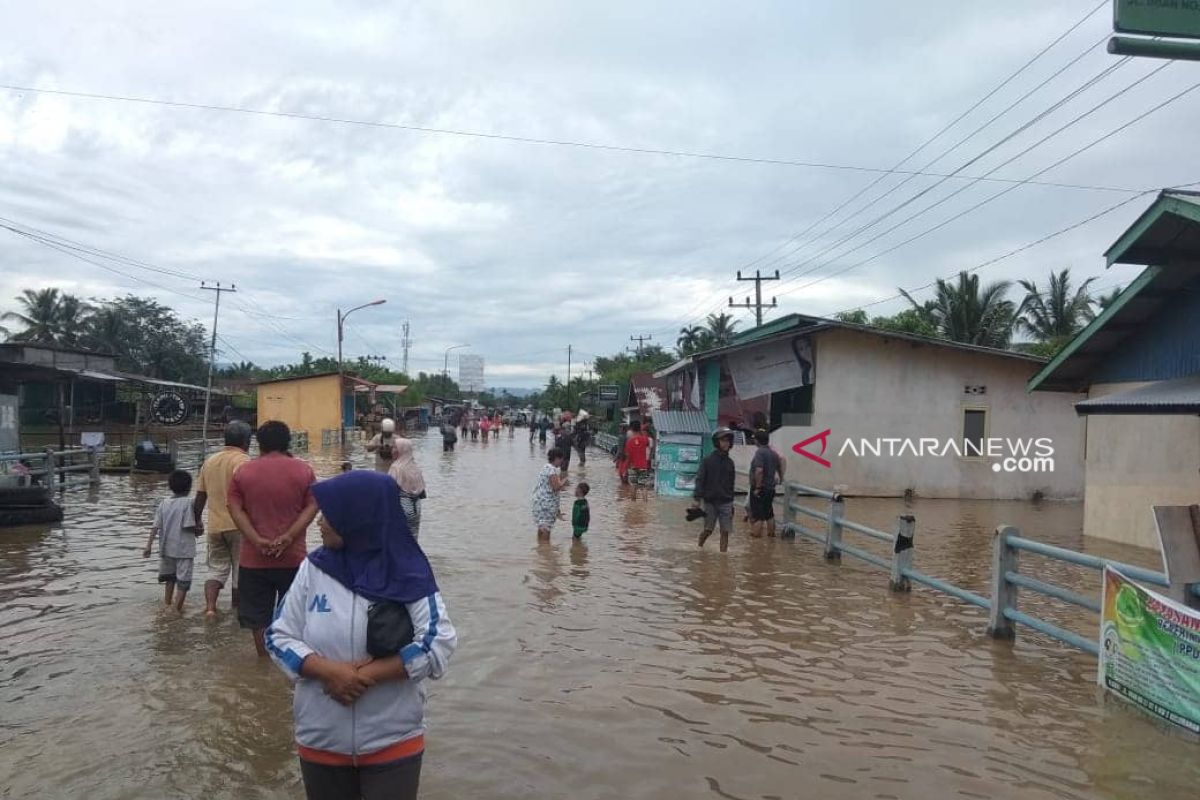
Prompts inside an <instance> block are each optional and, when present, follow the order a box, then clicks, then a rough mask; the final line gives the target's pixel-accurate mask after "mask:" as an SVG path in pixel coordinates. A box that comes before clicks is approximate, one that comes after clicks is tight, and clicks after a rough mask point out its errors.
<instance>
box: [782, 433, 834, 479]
mask: <svg viewBox="0 0 1200 800" xmlns="http://www.w3.org/2000/svg"><path fill="white" fill-rule="evenodd" d="M829 432H830V429H829V428H826V429H825V430H823V431H821V432H820V433H818V434H815V435H813V436H810V437H808V438H807V439H805V440H804V441H803V442H798V443H797V444H795V445H793V446H792V450H793V452H796V453H799V454H800V455H802V456H804V457H805V458H808V459H811V460H813V461H815V462H817V463H818V464H820V465H821V466H822V467H825V468H826V469H830V468H832V467H833V464H831V463H829V462H828V461H826V460H825V459H824V458H822V457H821V456H823V455H825V448H826V447H827V446H828V445H829ZM818 440H820V442H821V452H820V453H819V454H818V453H810V452H808V451H807V450H805V449H804V448H805V446H807V445H810V444H812V443H813V442H815V441H818Z"/></svg>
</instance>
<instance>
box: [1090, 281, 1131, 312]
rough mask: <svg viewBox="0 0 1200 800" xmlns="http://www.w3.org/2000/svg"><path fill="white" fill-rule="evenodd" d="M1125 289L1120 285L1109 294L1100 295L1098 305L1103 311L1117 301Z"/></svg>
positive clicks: (1097, 299)
mask: <svg viewBox="0 0 1200 800" xmlns="http://www.w3.org/2000/svg"><path fill="white" fill-rule="evenodd" d="M1123 291H1125V290H1124V289H1122V288H1121V287H1120V286H1118V287H1117V288H1115V289H1113V290H1112V291H1111V292H1109V293H1108V294H1102V295H1100V296H1099V297H1097V298H1096V305H1097V306H1099V307H1100V310H1101V311H1104V310H1106V309H1107V308H1108V307H1109V306H1111V305H1112V304H1113V303H1114V302H1116V300H1117V298H1118V297H1120V296H1121V292H1123Z"/></svg>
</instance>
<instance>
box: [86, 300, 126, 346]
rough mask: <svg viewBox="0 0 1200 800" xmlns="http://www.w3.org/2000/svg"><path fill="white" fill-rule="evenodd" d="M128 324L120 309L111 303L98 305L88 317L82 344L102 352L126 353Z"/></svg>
mask: <svg viewBox="0 0 1200 800" xmlns="http://www.w3.org/2000/svg"><path fill="white" fill-rule="evenodd" d="M129 333H130V332H129V324H128V320H127V319H126V317H125V315H124V314H122V313H121V310H120V309H119V308H117V307H116V306H114V305H112V304H106V305H102V306H100V308H98V309H96V310H95V311H94V312H92V314H91V315H90V316H89V317H88V320H87V331H86V333H85V336H84V344H85V345H86V346H87V347H89V348H91V349H93V350H99V351H100V352H102V353H112V354H113V355H116V356H124V355H127V351H128V344H129V339H130V335H129Z"/></svg>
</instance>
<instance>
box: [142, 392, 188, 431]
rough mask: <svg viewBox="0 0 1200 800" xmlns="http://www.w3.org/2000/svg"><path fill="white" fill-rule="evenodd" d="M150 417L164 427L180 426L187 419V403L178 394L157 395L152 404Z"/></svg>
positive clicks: (164, 393) (165, 393)
mask: <svg viewBox="0 0 1200 800" xmlns="http://www.w3.org/2000/svg"><path fill="white" fill-rule="evenodd" d="M150 416H151V417H153V418H154V421H155V422H158V423H160V424H162V425H178V424H179V423H181V422H183V421H184V420H185V419H187V416H188V404H187V401H186V400H184V399H183V395H181V394H179V393H178V392H163V393H162V394H158V395H155V396H154V400H152V401H151V403H150Z"/></svg>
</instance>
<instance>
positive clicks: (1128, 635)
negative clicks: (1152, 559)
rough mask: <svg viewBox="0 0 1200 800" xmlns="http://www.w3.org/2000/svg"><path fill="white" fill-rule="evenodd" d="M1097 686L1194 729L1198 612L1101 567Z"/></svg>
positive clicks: (1199, 678) (1199, 723)
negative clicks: (1102, 573)
mask: <svg viewBox="0 0 1200 800" xmlns="http://www.w3.org/2000/svg"><path fill="white" fill-rule="evenodd" d="M1097 677H1098V679H1099V682H1100V685H1101V686H1103V687H1104V688H1105V689H1107V690H1108V691H1110V692H1113V693H1114V694H1116V695H1118V696H1119V697H1121V698H1123V699H1124V700H1127V701H1129V702H1130V703H1133V704H1134V705H1137V706H1139V707H1141V708H1142V709H1144V710H1145V711H1148V712H1149V713H1151V714H1153V715H1154V716H1156V717H1160V718H1161V719H1164V720H1167V721H1168V722H1173V723H1175V724H1176V725H1179V726H1180V727H1183V728H1186V729H1187V730H1189V731H1191V732H1192V733H1198V734H1200V611H1197V610H1195V609H1191V608H1188V607H1187V606H1184V605H1181V604H1179V603H1176V602H1174V601H1172V600H1170V599H1168V598H1166V597H1163V596H1162V595H1160V594H1157V593H1155V592H1151V591H1148V590H1146V589H1143V588H1142V587H1141V586H1138V585H1137V584H1135V583H1134V582H1133V581H1131V580H1129V579H1128V578H1126V577H1125V576H1124V575H1122V574H1121V573H1120V572H1118V571H1116V570H1115V569H1112V568H1111V567H1105V569H1104V594H1103V599H1102V602H1101V607H1100V669H1099V673H1098V676H1097Z"/></svg>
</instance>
